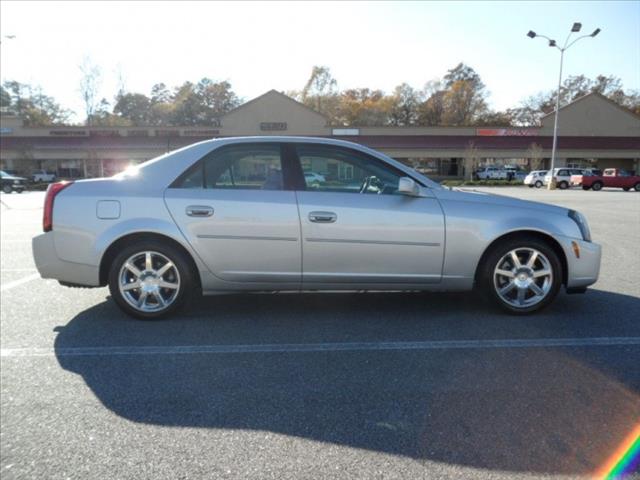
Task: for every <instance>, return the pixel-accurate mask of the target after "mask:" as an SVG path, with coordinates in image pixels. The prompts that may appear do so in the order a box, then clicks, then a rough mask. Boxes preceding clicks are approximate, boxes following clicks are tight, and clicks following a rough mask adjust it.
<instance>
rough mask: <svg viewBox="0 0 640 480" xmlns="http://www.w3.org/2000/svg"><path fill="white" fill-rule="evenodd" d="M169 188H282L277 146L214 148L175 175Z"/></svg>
mask: <svg viewBox="0 0 640 480" xmlns="http://www.w3.org/2000/svg"><path fill="white" fill-rule="evenodd" d="M173 187H174V188H208V189H225V190H282V189H283V188H284V186H283V175H282V161H281V155H280V145H279V144H275V143H269V144H255V145H254V144H238V145H229V146H227V147H222V148H220V149H218V150H214V151H213V152H211V153H210V154H208V155H207V156H206V157H204V158H203V159H202V160H200V161H199V162H198V163H197V164H196V165H195V166H194V167H192V168H191V169H189V170H188V171H187V172H185V173H184V174H183V175H182V176H181V177H180V178H178V180H177V181H176V182H175V183H174V185H173Z"/></svg>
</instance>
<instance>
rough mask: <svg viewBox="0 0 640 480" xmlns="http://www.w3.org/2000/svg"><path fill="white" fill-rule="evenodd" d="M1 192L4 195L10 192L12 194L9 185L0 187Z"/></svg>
mask: <svg viewBox="0 0 640 480" xmlns="http://www.w3.org/2000/svg"><path fill="white" fill-rule="evenodd" d="M2 191H3V192H4V193H11V192H13V188H11V186H10V185H5V186H4V187H2Z"/></svg>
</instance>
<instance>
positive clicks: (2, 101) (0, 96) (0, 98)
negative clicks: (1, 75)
mask: <svg viewBox="0 0 640 480" xmlns="http://www.w3.org/2000/svg"><path fill="white" fill-rule="evenodd" d="M9 106H11V94H10V93H9V92H8V91H7V90H5V89H4V87H2V86H0V107H2V108H7V107H9Z"/></svg>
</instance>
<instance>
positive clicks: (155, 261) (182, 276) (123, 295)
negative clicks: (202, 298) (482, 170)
mask: <svg viewBox="0 0 640 480" xmlns="http://www.w3.org/2000/svg"><path fill="white" fill-rule="evenodd" d="M196 285H197V282H196V280H195V272H194V271H193V268H192V267H191V265H190V262H189V260H188V259H187V258H186V256H185V254H184V253H183V252H182V251H180V250H179V249H177V248H175V247H173V246H172V245H169V244H166V243H164V242H161V241H156V240H145V241H140V242H135V243H134V244H132V245H131V246H128V247H126V248H124V249H123V250H122V251H121V252H120V253H119V254H118V255H117V256H116V258H115V259H114V261H113V263H112V264H111V269H110V271H109V290H110V291H111V296H112V297H113V299H114V300H115V302H116V303H117V304H118V306H119V307H120V308H121V309H122V310H124V312H125V313H127V314H129V315H131V316H133V317H136V318H140V319H143V320H155V319H157V318H161V317H165V316H167V315H169V314H171V313H173V312H175V311H176V310H178V309H179V308H180V307H182V306H183V305H184V304H185V303H186V301H187V300H188V299H189V298H190V297H191V295H192V294H193V292H194V289H195V288H196Z"/></svg>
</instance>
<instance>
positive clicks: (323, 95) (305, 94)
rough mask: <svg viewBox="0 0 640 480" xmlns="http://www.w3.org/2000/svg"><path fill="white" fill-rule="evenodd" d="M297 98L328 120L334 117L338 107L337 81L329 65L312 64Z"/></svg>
mask: <svg viewBox="0 0 640 480" xmlns="http://www.w3.org/2000/svg"><path fill="white" fill-rule="evenodd" d="M299 99H300V101H301V102H302V103H304V104H305V105H306V106H308V107H310V108H312V109H314V110H315V111H317V112H320V113H322V114H323V115H325V116H326V117H327V118H329V120H330V121H334V120H335V119H336V114H337V111H338V108H339V101H340V99H339V96H338V83H337V82H336V80H335V78H333V76H332V75H331V71H330V70H329V67H323V66H317V65H316V66H314V67H313V68H312V69H311V76H310V77H309V80H307V83H306V84H305V86H304V88H303V89H302V92H300V94H299Z"/></svg>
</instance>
